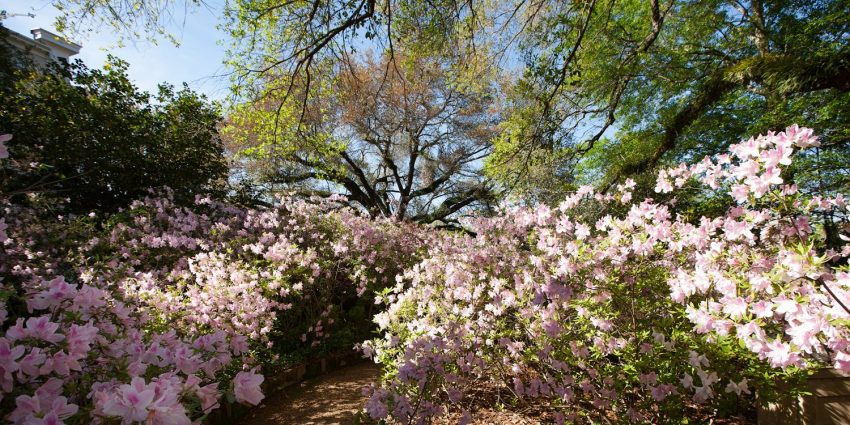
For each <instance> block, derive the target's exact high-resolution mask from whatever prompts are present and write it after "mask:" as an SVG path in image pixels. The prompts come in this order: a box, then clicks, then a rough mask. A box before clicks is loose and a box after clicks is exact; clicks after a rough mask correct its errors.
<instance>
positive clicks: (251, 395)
mask: <svg viewBox="0 0 850 425" xmlns="http://www.w3.org/2000/svg"><path fill="white" fill-rule="evenodd" d="M263 380H264V378H263V375H258V374H256V373H253V372H239V373H237V374H236V377H235V378H233V393H234V395H235V396H236V401H238V402H240V403H247V404H250V405H252V406H256V405H258V404H260V401H262V400H263V398H264V397H265V396H263V392H262V390H261V389H260V384H262V383H263Z"/></svg>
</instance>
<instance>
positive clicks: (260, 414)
mask: <svg viewBox="0 0 850 425" xmlns="http://www.w3.org/2000/svg"><path fill="white" fill-rule="evenodd" d="M379 377H380V368H379V367H378V366H377V365H375V364H373V363H371V362H364V363H360V364H356V365H353V366H349V367H346V368H342V369H339V370H335V371H333V372H329V373H327V374H324V375H322V376H318V377H316V378H314V379H310V380H307V381H304V382H302V383H301V384H299V385H293V386H291V387H289V388H287V389H285V390H283V391H281V392H279V393H277V394H275V395H274V396H272V397H270V398H269V399H267V400H264V401H263V405H262V406H261V407H260V408H258V409H254V410H253V411H252V412H251V413H249V414H248V415H247V416H246V417H245V418H244V419H243V420H242V421H241V422H240V425H266V424H268V425H289V424H298V425H330V424H351V423H352V422H353V420H354V414H355V413H356V412H357V411H358V410H360V409H361V408H362V407H363V404H364V403H365V402H366V397H364V396H363V394H362V392H361V389H362V388H363V387H365V386H368V385H369V384H371V383H373V382H376V381H377V380H378V378H379Z"/></svg>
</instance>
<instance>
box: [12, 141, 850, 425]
mask: <svg viewBox="0 0 850 425" xmlns="http://www.w3.org/2000/svg"><path fill="white" fill-rule="evenodd" d="M3 140H8V138H4V137H0V143H2V141H3ZM816 144H817V139H816V138H815V137H814V136H813V135H812V133H811V131H810V130H807V129H799V128H797V127H790V128H789V129H787V130H786V131H785V132H783V133H776V134H774V133H771V134H768V135H766V136H761V137H758V138H755V139H751V140H748V141H745V142H742V143H740V144H738V145H735V146H733V147H732V148H731V150H730V153H729V154H726V155H720V156H718V157H716V158H713V159H711V158H707V159H705V160H703V161H701V162H699V163H697V164H695V165H692V166H685V165H682V166H680V167H677V168H673V169H669V170H664V171H662V172H661V173H660V174H659V177H658V181H657V187H656V190H657V191H658V192H662V193H665V194H669V195H675V194H676V193H680V192H681V191H685V190H693V189H695V188H698V187H701V188H703V189H704V190H705V191H706V193H705V195H704V196H707V197H724V196H725V197H728V200H729V202H733V203H735V206H734V207H733V208H730V209H729V210H728V211H727V212H726V213H725V214H724V215H723V216H720V217H700V218H698V219H689V218H688V217H684V216H679V215H676V214H675V212H674V211H675V210H674V209H673V208H671V204H672V201H670V202H667V203H661V202H656V201H653V200H651V199H647V200H643V201H640V202H633V201H632V199H631V196H632V195H631V190H632V188H633V186H634V184H633V182H630V181H628V182H626V183H625V184H623V185H621V186H619V187H618V189H617V191H616V192H615V193H613V194H599V193H594V191H593V190H592V189H591V188H589V187H584V188H581V189H580V190H579V191H578V192H577V193H575V194H574V195H572V196H571V197H569V198H568V199H566V200H565V201H564V202H563V203H561V204H560V206H559V207H558V208H557V209H552V208H549V207H546V206H538V207H536V208H521V207H505V208H504V209H503V211H502V212H501V213H500V214H499V215H497V216H495V217H492V218H478V219H474V220H471V221H470V223H469V225H470V228H471V229H472V230H473V231H474V234H475V236H471V235H469V234H460V233H448V232H441V231H435V230H431V229H429V228H426V227H422V226H416V225H413V224H408V223H400V222H396V221H393V220H389V219H369V218H367V217H365V216H363V215H360V214H358V213H357V212H356V211H353V210H351V209H347V208H340V207H339V205H338V204H337V203H336V200H334V199H331V200H325V201H322V202H317V203H310V202H307V201H299V200H295V199H290V198H284V199H281V200H280V203H279V204H280V206H279V207H276V208H263V209H252V208H238V207H234V206H231V205H228V204H225V203H221V202H218V201H213V200H211V199H207V198H202V197H199V198H198V199H197V200H196V202H195V205H192V206H191V207H185V206H179V205H177V204H175V203H174V201H173V200H172V199H171V197H170V196H169V195H168V194H167V193H166V195H165V196H159V197H149V198H146V199H144V200H140V201H138V202H135V203H133V204H132V205H131V206H130V208H129V209H127V210H126V211H122V212H119V213H117V214H113V215H108V216H103V217H101V216H98V215H96V214H90V215H89V216H82V217H62V216H59V217H56V216H55V215H53V216H51V214H52V213H51V212H50V211H51V210H49V209H43V210H38V209H35V208H32V207H25V206H23V205H21V204H16V203H12V202H10V201H9V200H8V199H10V198H8V197H7V200H5V201H2V202H3V203H2V205H0V206H2V216H0V279H2V280H0V325H2V326H0V413H2V417H3V420H6V421H10V422H12V423H16V424H39V423H50V424H56V423H123V424H129V423H135V422H145V423H151V424H181V423H192V422H193V421H198V420H202V419H203V418H204V417H205V415H206V414H208V413H209V412H210V411H211V410H213V409H215V408H216V407H217V406H218V405H220V404H221V403H222V402H223V401H224V400H227V401H232V402H239V403H244V404H249V405H256V404H258V403H260V402H262V400H263V398H264V394H263V393H262V388H261V385H262V383H263V381H264V377H263V375H262V372H264V371H273V370H274V369H275V368H276V367H279V366H282V365H286V361H287V359H288V358H290V357H292V356H294V355H297V354H298V353H304V352H307V353H314V352H316V351H315V350H321V349H322V347H323V346H325V345H332V344H333V343H334V341H336V343H338V344H344V345H346V346H350V344H351V343H352V342H353V341H355V340H362V339H365V338H367V336H368V335H369V332H370V331H371V330H372V329H373V328H372V327H370V326H369V321H370V320H371V319H372V317H374V321H375V323H376V324H377V326H378V328H379V329H380V331H381V337H380V338H377V339H374V340H370V341H366V342H363V343H362V344H358V347H359V348H360V349H361V350H362V351H363V352H364V353H365V354H367V355H369V356H373V357H374V358H375V359H376V360H377V361H379V362H381V363H382V364H384V365H385V367H386V369H387V379H386V380H385V382H384V383H382V384H381V385H380V386H376V387H374V388H372V389H371V391H370V398H369V401H368V403H367V405H366V411H367V413H368V414H369V415H371V416H372V418H374V419H384V418H389V417H392V418H394V419H395V420H398V421H401V422H417V423H422V422H426V421H427V420H428V418H430V417H433V416H435V415H441V414H444V413H445V412H447V411H448V410H455V411H457V412H458V413H460V414H461V422H468V421H469V420H470V419H471V416H470V412H469V410H470V409H471V408H472V407H474V405H475V404H476V403H482V402H486V403H490V404H501V405H514V404H517V405H531V406H534V408H535V409H537V410H538V411H539V412H540V414H541V415H542V416H545V417H548V418H549V419H551V420H552V421H554V422H556V423H563V422H566V421H579V422H581V421H607V422H652V423H658V422H668V421H672V420H674V419H676V418H679V417H684V416H691V415H694V414H703V413H705V412H708V411H709V410H715V409H719V410H720V411H723V410H724V409H725V410H736V409H738V408H739V407H740V406H741V405H745V404H747V403H750V402H751V401H752V397H753V396H754V393H755V391H758V392H759V396H760V398H763V399H765V400H769V399H771V397H773V396H775V395H776V394H775V391H774V390H775V385H776V382H780V381H781V382H794V381H796V380H800V379H803V378H805V376H806V373H807V371H808V370H811V369H813V368H816V367H820V366H824V365H827V366H833V367H835V368H838V369H841V370H845V371H846V370H850V327H848V323H850V311H848V308H847V302H846V300H848V299H850V273H848V268H847V266H846V263H847V259H848V257H850V249H848V248H847V247H844V248H833V249H829V248H827V247H826V243H825V241H824V234H823V228H824V226H825V224H826V223H827V222H826V221H824V219H823V217H827V216H831V217H839V218H842V219H846V217H847V206H846V204H845V201H844V199H843V197H841V196H837V197H833V198H828V199H827V198H822V197H816V196H806V195H803V194H801V193H799V192H798V191H797V189H796V188H795V187H794V186H793V185H788V184H785V182H784V180H783V177H782V170H783V167H786V166H788V165H789V164H790V163H791V161H792V160H793V157H794V155H795V154H797V152H798V151H799V150H802V149H806V148H808V147H810V146H814V145H816ZM0 147H1V146H0ZM0 153H2V152H0ZM0 159H5V158H0ZM2 164H3V163H2V162H0V167H2ZM669 195H668V196H669ZM674 199H675V198H674ZM599 211H602V213H601V214H599V213H598V212H599ZM829 223H831V222H829ZM376 301H377V304H378V307H377V309H378V311H373V310H372V309H373V308H375V307H374V305H375V304H376V303H375V302H376ZM339 334H342V336H341V337H340V336H339ZM335 338H337V339H336V340H335Z"/></svg>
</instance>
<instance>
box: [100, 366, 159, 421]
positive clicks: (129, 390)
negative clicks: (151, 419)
mask: <svg viewBox="0 0 850 425" xmlns="http://www.w3.org/2000/svg"><path fill="white" fill-rule="evenodd" d="M155 394H156V391H155V389H154V387H153V385H149V384H145V380H144V379H142V378H139V377H136V378H133V379H132V381H130V384H124V385H121V386H119V387H118V389H117V391H116V392H113V393H111V394H110V395H109V398H108V399H107V401H106V402H105V403H104V404H103V407H102V408H101V410H102V411H103V413H104V414H105V415H107V416H117V417H119V418H122V419H123V421H124V422H125V423H129V422H134V421H135V422H141V421H144V420H145V419H147V417H148V409H149V408H150V405H151V403H152V402H153V399H154V396H155Z"/></svg>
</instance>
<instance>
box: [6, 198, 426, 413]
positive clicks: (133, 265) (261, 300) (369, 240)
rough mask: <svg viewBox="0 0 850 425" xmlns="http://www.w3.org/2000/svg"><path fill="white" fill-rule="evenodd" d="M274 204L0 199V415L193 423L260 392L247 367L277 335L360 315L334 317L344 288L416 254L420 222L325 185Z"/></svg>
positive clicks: (323, 334)
mask: <svg viewBox="0 0 850 425" xmlns="http://www.w3.org/2000/svg"><path fill="white" fill-rule="evenodd" d="M279 205H280V206H279V207H276V208H261V209H257V208H239V207H234V206H232V205H228V204H224V203H221V202H217V201H213V200H211V199H208V198H203V197H199V198H198V199H197V200H196V202H195V205H191V206H179V205H177V204H175V202H174V201H173V200H172V199H171V198H170V196H168V195H167V194H166V195H165V196H152V197H150V198H147V199H143V200H140V201H138V202H135V203H134V204H133V205H131V206H130V207H129V209H127V210H126V211H122V212H120V213H117V214H111V215H107V216H104V217H101V216H99V215H98V214H95V213H92V214H90V215H89V216H84V217H61V216H60V217H49V216H48V217H45V216H44V215H43V214H39V213H38V212H37V211H34V210H33V209H31V208H26V207H23V206H21V205H14V204H7V205H5V206H4V213H3V217H2V218H0V225H2V228H0V232H2V234H0V236H2V238H3V239H2V241H0V242H2V244H0V245H2V247H0V277H2V279H3V280H2V281H0V285H2V288H0V325H2V329H5V331H4V332H0V412H2V416H3V420H8V421H10V422H12V423H16V424H35V423H51V424H55V423H113V422H116V421H117V422H121V423H125V424H129V423H139V422H145V423H151V424H164V425H165V424H183V423H185V424H188V423H193V422H195V421H198V420H202V419H203V418H204V417H205V416H206V415H207V414H209V413H210V412H211V411H212V410H214V409H215V408H217V407H219V406H220V404H221V403H222V402H224V400H231V401H236V402H239V403H244V404H249V405H256V404H258V403H260V402H261V401H262V400H263V398H264V395H263V393H262V389H261V384H262V382H263V380H264V378H263V376H262V374H261V373H260V372H261V371H260V370H259V369H264V370H273V369H274V366H275V365H276V364H277V363H275V360H276V359H278V358H279V357H281V355H282V354H287V353H286V351H285V350H286V349H289V348H291V347H293V346H308V347H310V346H315V345H317V344H318V343H320V342H321V341H323V340H324V339H326V338H328V337H329V336H330V334H331V333H332V332H333V331H334V330H335V329H337V328H338V327H339V325H345V326H357V325H363V324H365V325H366V327H367V328H368V318H364V319H363V320H364V323H344V324H343V323H341V322H344V321H345V320H347V319H350V318H348V317H346V316H345V311H343V310H344V309H343V307H342V304H343V303H348V302H351V301H349V300H354V302H356V300H359V299H361V298H363V299H366V298H368V297H369V296H370V294H371V293H372V292H373V291H375V290H379V289H380V285H381V282H382V281H386V280H384V279H380V278H379V276H384V275H386V274H390V273H391V274H395V273H397V272H398V271H400V270H401V269H402V268H404V267H405V264H404V263H402V262H400V261H414V260H413V259H415V258H416V256H417V252H418V250H420V248H421V247H422V246H423V243H424V233H423V232H422V231H421V230H420V229H419V228H416V227H413V226H408V225H403V224H398V223H394V222H392V221H389V220H386V221H382V220H373V219H370V218H368V217H367V216H363V215H361V214H359V213H357V212H356V211H353V210H350V209H346V208H339V205H338V204H336V203H335V201H334V200H330V201H325V202H322V203H318V204H315V203H310V202H307V201H297V200H294V199H290V198H284V199H281V200H280V202H279ZM376 270H377V271H376ZM364 302H366V303H367V304H371V301H368V300H367V301H364ZM348 321H349V322H350V320H348ZM349 346H350V345H349ZM284 357H285V356H284Z"/></svg>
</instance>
